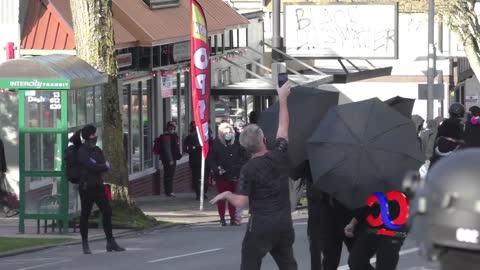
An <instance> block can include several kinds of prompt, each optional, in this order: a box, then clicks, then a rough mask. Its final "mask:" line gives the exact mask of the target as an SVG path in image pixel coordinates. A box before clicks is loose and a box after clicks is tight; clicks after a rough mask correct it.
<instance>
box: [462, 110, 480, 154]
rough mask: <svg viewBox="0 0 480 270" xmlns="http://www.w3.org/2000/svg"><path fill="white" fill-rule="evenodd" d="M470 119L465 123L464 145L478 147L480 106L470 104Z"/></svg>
mask: <svg viewBox="0 0 480 270" xmlns="http://www.w3.org/2000/svg"><path fill="white" fill-rule="evenodd" d="M469 111H470V120H469V121H468V122H467V124H466V125H465V136H464V138H465V144H466V147H480V107H478V106H472V107H471V108H470V109H469Z"/></svg>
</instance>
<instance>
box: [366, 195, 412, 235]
mask: <svg viewBox="0 0 480 270" xmlns="http://www.w3.org/2000/svg"><path fill="white" fill-rule="evenodd" d="M392 201H396V202H397V203H398V205H399V207H400V211H399V214H398V216H397V217H392V216H391V215H390V211H389V207H388V205H389V203H390V202H392ZM375 204H378V205H379V206H380V214H379V215H378V216H377V217H375V216H373V215H372V214H370V215H369V216H368V217H367V222H368V224H370V226H372V227H374V228H375V227H380V226H384V227H386V229H385V228H380V229H379V230H378V231H377V234H380V235H386V236H394V235H395V232H394V231H393V230H396V229H399V228H401V227H402V226H403V225H405V223H407V220H408V215H409V212H410V205H409V204H408V200H407V197H406V196H405V195H404V194H403V193H401V192H398V191H390V192H388V193H387V194H386V195H385V194H383V193H381V192H375V193H374V194H373V195H372V196H370V197H368V199H367V206H369V207H372V206H373V205H375Z"/></svg>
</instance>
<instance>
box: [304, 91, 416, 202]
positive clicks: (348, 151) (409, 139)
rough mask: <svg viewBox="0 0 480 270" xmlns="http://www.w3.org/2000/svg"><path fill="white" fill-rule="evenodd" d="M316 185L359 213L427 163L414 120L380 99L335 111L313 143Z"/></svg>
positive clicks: (310, 142) (310, 154) (310, 153)
mask: <svg viewBox="0 0 480 270" xmlns="http://www.w3.org/2000/svg"><path fill="white" fill-rule="evenodd" d="M307 151H308V157H309V160H310V164H311V172H312V176H313V181H314V186H315V187H316V188H318V189H320V190H323V191H325V192H327V193H329V194H331V195H332V196H333V197H334V198H336V199H337V200H339V201H340V202H342V203H343V204H345V206H347V207H349V208H351V209H354V208H357V207H361V206H364V205H365V204H366V200H367V198H368V197H369V196H370V195H372V194H373V193H374V192H376V191H378V192H388V191H391V190H400V188H401V184H402V180H403V178H404V175H405V173H406V172H408V171H410V170H418V168H419V167H420V166H421V165H422V163H423V162H424V161H425V157H424V155H423V153H422V152H421V150H420V147H419V143H418V140H417V135H416V132H415V128H414V126H413V125H412V122H411V120H410V119H407V118H405V117H404V116H402V115H401V114H400V113H398V112H397V111H395V110H392V109H391V108H390V107H389V106H387V105H386V104H385V103H383V102H382V101H380V100H379V99H377V98H374V99H369V100H365V101H361V102H355V103H349V104H344V105H340V106H337V107H335V108H332V109H331V110H330V111H329V112H328V113H327V114H326V115H325V117H324V119H323V120H322V121H321V123H320V125H319V126H318V128H317V129H316V130H315V132H314V133H313V134H312V136H311V137H310V139H309V140H308V150H307Z"/></svg>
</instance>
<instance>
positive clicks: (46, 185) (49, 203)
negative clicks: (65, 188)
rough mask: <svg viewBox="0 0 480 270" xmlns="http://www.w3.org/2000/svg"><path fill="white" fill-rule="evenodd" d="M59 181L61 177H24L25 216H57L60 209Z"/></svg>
mask: <svg viewBox="0 0 480 270" xmlns="http://www.w3.org/2000/svg"><path fill="white" fill-rule="evenodd" d="M60 181H61V177H53V176H31V177H29V176H27V177H25V214H27V215H45V214H48V215H59V214H60V210H61V209H62V207H61V203H62V200H61V194H60V193H59V189H60V186H59V183H60Z"/></svg>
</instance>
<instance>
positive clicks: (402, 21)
mask: <svg viewBox="0 0 480 270" xmlns="http://www.w3.org/2000/svg"><path fill="white" fill-rule="evenodd" d="M427 19H428V17H427V15H426V14H400V16H399V58H398V59H389V60H371V62H372V63H373V64H374V65H375V66H376V67H387V66H392V67H393V70H392V75H393V76H417V80H418V76H424V79H423V82H420V83H426V82H427V77H426V73H424V71H426V70H427V60H426V55H427V50H428V29H427V27H428V21H427ZM441 55H442V53H441V52H439V53H438V54H437V56H441ZM354 62H355V64H361V63H362V62H361V61H354ZM324 63H325V61H322V60H316V63H315V65H316V66H322V67H324V66H325V64H324ZM363 65H365V62H363ZM337 68H338V66H337ZM437 70H442V71H443V75H444V76H447V75H449V61H448V60H447V59H446V58H445V57H443V58H441V57H439V59H437ZM420 78H421V77H420ZM444 85H445V88H444V96H445V100H444V106H445V107H446V108H447V107H448V85H447V82H444ZM319 88H328V89H336V91H340V92H341V93H342V94H341V100H343V102H346V101H347V100H351V101H359V100H364V99H369V98H372V97H379V98H380V99H381V100H386V99H389V98H392V97H394V96H397V95H398V96H401V97H406V98H414V99H416V98H417V97H418V82H408V81H407V82H361V81H360V82H355V83H348V84H338V85H334V86H325V87H324V86H321V87H319ZM426 107H427V103H426V101H425V100H418V99H417V100H416V102H415V107H414V110H413V114H418V115H420V116H422V117H423V118H426V114H427V112H426ZM440 107H441V104H440V102H439V101H435V102H434V116H435V117H436V116H438V115H439V114H440V111H439V109H440ZM446 111H447V110H445V111H444V116H447V114H446Z"/></svg>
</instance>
